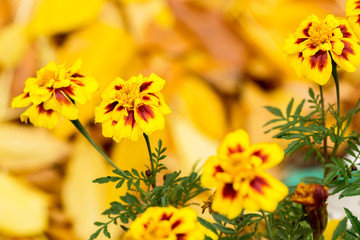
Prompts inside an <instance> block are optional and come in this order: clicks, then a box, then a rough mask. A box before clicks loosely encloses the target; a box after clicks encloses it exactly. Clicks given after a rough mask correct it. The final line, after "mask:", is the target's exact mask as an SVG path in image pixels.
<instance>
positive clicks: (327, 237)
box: [323, 219, 341, 240]
mask: <svg viewBox="0 0 360 240" xmlns="http://www.w3.org/2000/svg"><path fill="white" fill-rule="evenodd" d="M339 223H340V220H336V219H331V220H330V221H329V222H328V223H327V225H326V229H325V231H324V234H323V235H324V240H332V236H333V234H334V231H335V229H336V228H337V226H338V224H339ZM338 239H341V238H338Z"/></svg>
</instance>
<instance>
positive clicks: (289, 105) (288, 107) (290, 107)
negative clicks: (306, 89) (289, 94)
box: [286, 98, 294, 119]
mask: <svg viewBox="0 0 360 240" xmlns="http://www.w3.org/2000/svg"><path fill="white" fill-rule="evenodd" d="M293 105H294V98H292V99H291V101H290V102H289V104H288V105H287V107H286V118H287V119H289V117H290V113H291V110H292V107H293Z"/></svg>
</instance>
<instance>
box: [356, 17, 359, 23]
mask: <svg viewBox="0 0 360 240" xmlns="http://www.w3.org/2000/svg"><path fill="white" fill-rule="evenodd" d="M356 23H359V24H360V15H358V19H357V20H356Z"/></svg>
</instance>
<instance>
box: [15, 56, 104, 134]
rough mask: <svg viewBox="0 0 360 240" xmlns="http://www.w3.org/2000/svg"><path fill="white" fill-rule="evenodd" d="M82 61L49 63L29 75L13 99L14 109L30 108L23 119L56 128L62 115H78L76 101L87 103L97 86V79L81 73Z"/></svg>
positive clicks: (23, 115) (70, 117)
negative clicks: (32, 74)
mask: <svg viewBox="0 0 360 240" xmlns="http://www.w3.org/2000/svg"><path fill="white" fill-rule="evenodd" d="M81 64H82V62H81V60H78V61H76V62H75V63H74V64H73V65H70V66H68V65H66V64H61V65H56V64H55V62H52V61H51V62H50V63H49V64H48V65H46V66H45V67H43V68H42V69H40V70H39V71H38V72H37V76H36V78H33V77H32V78H28V79H27V80H26V82H25V89H24V91H23V93H22V94H20V95H19V96H17V97H15V98H14V99H13V101H12V104H11V105H12V107H13V108H20V107H27V106H29V105H30V107H29V108H28V109H27V110H26V111H25V112H24V113H22V114H21V116H20V119H21V121H24V122H27V121H28V120H30V122H31V123H33V124H34V125H35V126H40V127H46V128H49V129H51V128H54V127H55V126H56V125H57V124H58V122H59V115H60V116H63V117H65V118H67V119H69V120H76V119H78V117H79V109H78V107H77V106H76V104H75V103H80V104H84V103H85V102H86V101H87V100H89V99H90V98H91V95H92V93H93V92H94V91H95V90H96V89H97V88H98V83H97V82H96V80H95V79H94V78H91V77H85V76H83V75H81V74H79V70H80V68H81Z"/></svg>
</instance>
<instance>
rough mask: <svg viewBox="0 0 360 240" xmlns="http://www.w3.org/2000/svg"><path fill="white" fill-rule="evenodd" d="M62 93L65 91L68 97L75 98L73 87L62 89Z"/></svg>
mask: <svg viewBox="0 0 360 240" xmlns="http://www.w3.org/2000/svg"><path fill="white" fill-rule="evenodd" d="M61 91H63V92H64V93H65V94H66V95H68V96H71V95H73V96H74V89H73V87H72V86H71V85H70V86H68V87H66V88H61Z"/></svg>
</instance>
